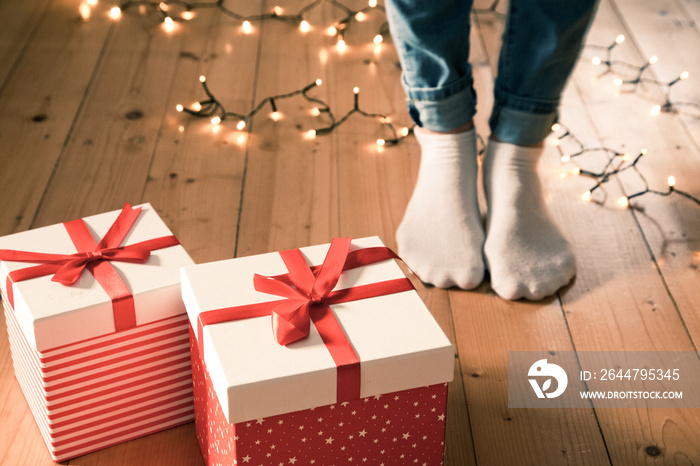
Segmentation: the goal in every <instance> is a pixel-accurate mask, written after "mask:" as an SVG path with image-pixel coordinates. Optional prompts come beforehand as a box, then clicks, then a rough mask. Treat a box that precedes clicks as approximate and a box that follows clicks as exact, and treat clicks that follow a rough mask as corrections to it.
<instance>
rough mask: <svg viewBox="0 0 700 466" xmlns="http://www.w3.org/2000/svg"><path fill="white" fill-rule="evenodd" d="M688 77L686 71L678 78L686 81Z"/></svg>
mask: <svg viewBox="0 0 700 466" xmlns="http://www.w3.org/2000/svg"><path fill="white" fill-rule="evenodd" d="M688 76H689V75H688V72H687V71H684V72H682V73H681V75H680V76H679V78H681V79H688Z"/></svg>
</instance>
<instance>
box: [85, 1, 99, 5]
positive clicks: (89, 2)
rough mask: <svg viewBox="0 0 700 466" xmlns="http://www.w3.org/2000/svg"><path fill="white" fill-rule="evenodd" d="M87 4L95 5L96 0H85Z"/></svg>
mask: <svg viewBox="0 0 700 466" xmlns="http://www.w3.org/2000/svg"><path fill="white" fill-rule="evenodd" d="M87 4H88V5H90V6H96V5H97V0H87Z"/></svg>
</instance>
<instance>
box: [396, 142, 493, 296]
mask: <svg viewBox="0 0 700 466" xmlns="http://www.w3.org/2000/svg"><path fill="white" fill-rule="evenodd" d="M415 134H416V138H417V139H418V142H419V144H420V146H421V150H422V154H421V163H420V169H419V171H418V181H417V182H416V187H415V189H414V191H413V195H412V196H411V200H410V201H409V203H408V207H407V208H406V213H405V214H404V218H403V220H402V221H401V225H399V228H398V230H397V231H396V241H397V243H398V246H399V254H400V255H401V257H402V258H403V260H404V261H406V263H407V264H408V266H409V267H411V269H412V270H413V271H414V272H415V273H416V274H417V275H418V277H419V278H420V279H421V280H422V281H424V282H426V283H431V284H433V285H435V286H438V287H441V288H449V287H451V286H457V287H459V288H462V289H472V288H475V287H476V286H478V285H479V284H480V283H481V281H482V280H483V276H484V261H483V255H482V246H483V243H484V231H483V228H482V226H481V218H480V215H479V206H478V201H477V196H476V179H477V170H478V168H477V161H476V131H475V130H474V129H472V130H471V131H467V132H463V133H456V134H437V133H429V132H426V131H422V130H421V129H420V128H418V129H417V130H416V132H415Z"/></svg>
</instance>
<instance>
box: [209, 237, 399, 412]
mask: <svg viewBox="0 0 700 466" xmlns="http://www.w3.org/2000/svg"><path fill="white" fill-rule="evenodd" d="M350 244H351V239H350V238H336V239H334V240H333V242H332V243H331V245H330V248H329V249H328V254H327V255H326V258H325V260H324V261H323V264H322V265H321V266H318V267H310V266H309V265H308V264H307V263H306V260H305V259H304V256H303V255H302V253H301V251H299V250H298V249H291V250H287V251H280V253H279V254H280V256H281V257H282V260H283V261H284V264H285V265H286V267H287V270H288V271H289V274H283V275H278V276H274V277H265V276H262V275H258V274H255V276H254V278H253V284H254V286H255V289H256V290H257V291H261V292H264V293H269V294H274V295H276V296H281V297H283V298H285V299H282V300H277V301H271V302H266V303H257V304H251V305H243V306H234V307H229V308H223V309H216V310H212V311H204V312H201V313H200V314H199V316H198V324H199V325H198V335H197V336H198V340H199V342H198V344H199V346H200V354H203V353H201V352H202V338H203V327H204V326H206V325H210V324H216V323H221V322H228V321H232V320H239V319H248V318H252V317H262V316H268V315H270V316H272V333H273V335H274V338H275V340H276V341H277V342H278V343H279V344H281V345H288V344H290V343H293V342H295V341H298V340H300V339H302V338H305V337H306V336H308V334H309V328H310V321H313V322H314V325H315V326H316V329H317V330H318V333H319V334H320V335H321V339H322V340H323V343H324V344H325V345H326V348H327V349H328V351H329V353H330V354H331V356H332V358H333V361H334V362H335V365H336V367H337V370H338V384H337V400H338V402H342V401H349V400H353V399H357V398H359V397H360V360H359V358H358V357H357V354H356V353H355V351H354V349H353V347H352V345H351V344H350V342H349V341H348V339H347V336H346V335H345V332H344V331H343V329H342V327H341V325H340V323H339V322H338V321H337V320H336V318H335V315H334V314H333V311H332V310H331V308H330V305H331V304H339V303H345V302H349V301H355V300H359V299H366V298H373V297H377V296H383V295H387V294H392V293H399V292H402V291H409V290H412V289H413V285H412V284H411V282H410V281H409V280H408V278H405V277H404V278H399V279H394V280H387V281H384V282H379V283H371V284H368V285H360V286H356V287H352V288H347V289H344V290H337V291H333V288H334V287H335V285H336V284H337V283H338V280H339V279H340V276H341V274H342V272H343V271H345V270H350V269H354V268H357V267H361V266H365V265H369V264H373V263H375V262H380V261H383V260H387V259H398V256H397V255H396V254H395V253H394V252H393V251H392V250H391V249H389V248H385V247H372V248H365V249H358V250H355V251H350Z"/></svg>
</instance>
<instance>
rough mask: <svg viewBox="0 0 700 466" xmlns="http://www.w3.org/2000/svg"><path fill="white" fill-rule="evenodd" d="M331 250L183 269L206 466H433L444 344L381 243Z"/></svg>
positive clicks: (439, 454) (448, 373)
mask: <svg viewBox="0 0 700 466" xmlns="http://www.w3.org/2000/svg"><path fill="white" fill-rule="evenodd" d="M338 242H339V243H344V244H345V247H346V248H348V250H347V251H346V252H345V253H344V254H340V255H338V254H335V253H334V252H333V251H336V250H337V249H338V248H337V247H335V245H336V241H334V243H333V246H331V247H330V248H329V246H328V245H322V246H314V247H310V248H303V249H302V250H301V251H299V250H292V251H282V252H280V253H279V254H278V253H273V254H265V255H260V256H252V257H245V258H239V259H232V260H229V261H220V262H215V263H209V264H202V265H197V266H193V267H185V268H183V270H182V291H183V299H184V301H185V306H186V307H187V310H188V315H189V317H190V325H191V327H192V328H191V332H192V333H191V342H192V343H191V344H192V348H191V352H192V364H193V366H192V367H193V369H192V375H193V380H194V394H195V422H196V429H197V437H198V441H199V444H200V448H201V450H202V453H203V455H204V457H205V459H206V462H207V464H208V465H214V464H244V463H250V464H263V465H277V464H285V465H287V464H297V463H298V464H319V465H332V464H349V462H357V463H365V464H373V465H379V464H385V465H392V464H393V465H395V464H421V465H422V464H425V465H439V464H442V459H443V451H444V429H445V415H446V402H447V382H448V381H450V380H451V379H452V374H453V359H454V353H453V349H452V346H451V344H450V343H449V341H448V340H447V338H446V337H445V335H444V333H443V332H442V331H441V330H440V328H439V326H438V325H437V323H436V322H435V320H434V319H433V318H432V316H431V315H430V313H429V311H428V310H427V308H425V305H424V304H423V303H422V301H421V300H420V298H419V297H418V295H417V293H416V292H415V290H413V289H412V287H410V282H408V280H407V279H406V277H405V275H404V274H403V272H402V271H401V269H400V267H399V266H398V264H397V263H396V261H395V260H393V258H392V257H395V256H393V253H390V254H387V251H388V250H387V249H386V248H384V247H383V244H382V243H381V241H380V240H379V239H378V238H364V239H360V240H354V241H353V242H352V244H350V242H349V240H339V241H338ZM326 252H328V255H327V256H326V258H325V260H324V259H322V258H323V257H324V255H325V254H326ZM332 256H333V257H332ZM300 258H301V259H300ZM307 261H308V262H309V263H310V264H315V266H313V267H310V266H309V265H307V264H306V262H307ZM334 261H336V263H335V264H333V262H334ZM321 263H323V264H322V265H321ZM304 269H306V271H304ZM331 269H335V271H336V272H337V274H336V273H335V272H328V270H331ZM341 270H342V272H341ZM257 274H261V275H257ZM336 275H337V276H336ZM304 276H305V277H306V278H303V277H304ZM329 277H334V278H329ZM270 280H272V283H271V282H270ZM319 282H325V283H324V284H322V285H318V283H319ZM275 295H277V296H275ZM278 297H283V299H281V300H280V299H277V298H278ZM299 315H304V318H303V319H301V320H298V319H297V317H298V316H299ZM325 319H332V320H335V321H336V322H337V328H339V329H340V333H341V334H342V336H339V335H338V334H335V333H334V334H332V335H328V334H327V333H328V332H329V330H328V329H329V328H331V329H332V328H333V326H332V325H329V324H328V322H325ZM280 320H281V321H282V322H281V323H280V322H279V321H280ZM309 321H310V322H311V323H309ZM306 332H308V333H306ZM297 333H300V334H302V336H298V335H297ZM305 333H306V334H305ZM304 334H305V335H304ZM289 335H292V336H293V337H292V338H291V340H292V341H290V337H289ZM297 337H298V338H297ZM339 340H345V342H346V343H347V344H348V347H349V348H350V350H351V351H352V352H353V353H354V356H355V357H356V358H357V362H356V363H355V362H353V361H352V357H349V358H347V359H348V360H341V359H343V358H340V357H337V355H335V354H333V352H334V351H337V348H332V347H335V346H341V347H342V346H343V345H344V344H345V343H343V342H340V341H339ZM280 341H282V342H284V343H285V344H284V345H282V344H279V342H280ZM344 365H345V366H350V367H351V369H349V370H348V369H344V368H343V366H344ZM355 366H356V367H357V368H358V369H359V370H358V371H357V372H356V375H353V374H355V371H354V369H352V367H355ZM348 373H349V374H351V375H349V376H348ZM355 389H357V392H355ZM329 400H330V401H329Z"/></svg>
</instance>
